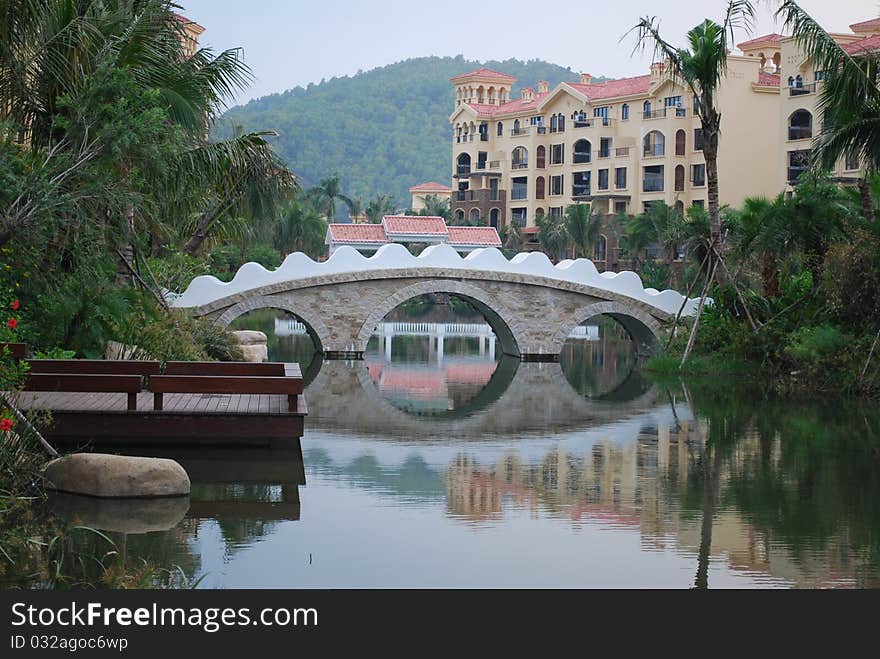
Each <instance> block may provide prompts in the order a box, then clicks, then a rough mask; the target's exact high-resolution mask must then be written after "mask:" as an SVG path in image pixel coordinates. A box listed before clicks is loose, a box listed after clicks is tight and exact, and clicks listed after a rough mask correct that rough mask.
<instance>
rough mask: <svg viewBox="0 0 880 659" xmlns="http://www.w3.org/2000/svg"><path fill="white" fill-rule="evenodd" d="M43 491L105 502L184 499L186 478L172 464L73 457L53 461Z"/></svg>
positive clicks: (116, 457)
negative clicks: (83, 495)
mask: <svg viewBox="0 0 880 659" xmlns="http://www.w3.org/2000/svg"><path fill="white" fill-rule="evenodd" d="M43 475H44V477H45V479H46V487H47V488H48V489H50V490H55V491H58V492H69V493H71V494H85V495H88V496H93V497H101V498H105V499H126V498H155V497H177V496H186V495H188V494H189V492H190V482H189V476H188V475H187V473H186V471H184V469H183V467H181V466H180V465H179V464H177V463H176V462H175V461H174V460H166V459H161V458H136V457H129V456H125V455H104V454H100V453H77V454H74V455H66V456H64V457H63V458H59V459H57V460H53V461H52V462H50V463H49V464H48V465H46V470H45V472H44V474H43Z"/></svg>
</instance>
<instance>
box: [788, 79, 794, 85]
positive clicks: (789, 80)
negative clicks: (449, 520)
mask: <svg viewBox="0 0 880 659" xmlns="http://www.w3.org/2000/svg"><path fill="white" fill-rule="evenodd" d="M788 86H789V87H794V78H793V77H792V76H788Z"/></svg>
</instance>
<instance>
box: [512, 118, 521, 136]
mask: <svg viewBox="0 0 880 659" xmlns="http://www.w3.org/2000/svg"><path fill="white" fill-rule="evenodd" d="M511 134H512V135H520V134H522V129H521V128H520V123H519V119H514V120H513V130H512V131H511Z"/></svg>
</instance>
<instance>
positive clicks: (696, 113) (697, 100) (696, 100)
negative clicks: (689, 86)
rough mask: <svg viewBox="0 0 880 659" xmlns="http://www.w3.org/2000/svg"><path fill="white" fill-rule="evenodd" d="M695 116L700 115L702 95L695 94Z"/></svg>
mask: <svg viewBox="0 0 880 659" xmlns="http://www.w3.org/2000/svg"><path fill="white" fill-rule="evenodd" d="M694 116H695V117H699V116H700V97H699V96H694Z"/></svg>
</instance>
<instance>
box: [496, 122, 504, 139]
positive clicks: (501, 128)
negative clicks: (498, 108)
mask: <svg viewBox="0 0 880 659" xmlns="http://www.w3.org/2000/svg"><path fill="white" fill-rule="evenodd" d="M496 134H497V135H498V137H502V136H503V135H504V122H503V121H499V122H498V129H497V132H496Z"/></svg>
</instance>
